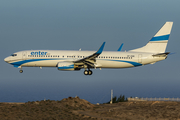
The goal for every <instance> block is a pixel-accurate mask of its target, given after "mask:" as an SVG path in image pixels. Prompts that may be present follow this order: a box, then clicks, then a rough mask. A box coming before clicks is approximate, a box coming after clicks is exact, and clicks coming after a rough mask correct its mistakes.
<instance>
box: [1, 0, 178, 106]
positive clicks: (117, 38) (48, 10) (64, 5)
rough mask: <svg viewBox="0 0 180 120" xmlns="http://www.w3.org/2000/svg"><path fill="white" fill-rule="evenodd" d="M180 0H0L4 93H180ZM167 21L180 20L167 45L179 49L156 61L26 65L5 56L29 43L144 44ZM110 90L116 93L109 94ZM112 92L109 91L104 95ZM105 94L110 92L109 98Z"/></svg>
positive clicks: (94, 96) (21, 97) (112, 47)
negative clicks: (89, 68) (87, 66)
mask: <svg viewBox="0 0 180 120" xmlns="http://www.w3.org/2000/svg"><path fill="white" fill-rule="evenodd" d="M179 5H180V1H179V0H151V1H144V0H51V1H49V0H30V1H24V0H16V1H15V0H8V1H7V0H4V1H1V2H0V53H1V55H0V65H1V67H0V95H1V96H3V97H1V98H0V101H13V100H14V101H26V100H27V99H28V100H39V99H44V98H49V99H62V98H64V97H68V96H75V95H78V96H80V98H83V99H86V100H89V101H90V102H94V101H95V102H96V101H97V102H99V101H100V99H101V98H103V97H104V96H106V95H107V94H109V93H110V90H111V89H114V95H120V94H125V95H126V96H127V97H129V96H139V97H146V96H147V97H180V94H179V93H178V91H179V90H180V88H179V84H180V73H179V72H180V71H179V68H180V64H179V60H180V54H179V50H180V47H179V45H180V40H179V34H180V16H179V15H180V7H179ZM166 21H173V22H174V24H173V28H172V32H171V35H170V39H169V43H168V46H167V49H166V51H168V52H173V53H174V52H175V54H173V55H170V56H168V58H167V59H166V60H164V61H161V62H157V63H155V64H153V65H146V66H143V67H137V68H127V69H102V70H99V69H96V70H93V75H92V76H85V75H84V74H83V70H81V71H74V72H67V71H66V72H65V71H58V70H57V68H43V69H40V68H23V70H24V72H23V74H20V73H19V69H17V68H14V67H13V66H12V65H10V64H7V63H5V62H4V58H5V57H7V56H9V55H10V54H12V53H14V52H17V51H21V50H31V49H33V50H35V49H49V50H78V49H80V48H81V49H82V50H98V48H99V47H100V46H101V44H102V43H103V42H104V41H106V45H105V48H104V50H105V51H116V50H117V49H118V48H119V46H120V45H121V43H124V46H123V48H122V50H130V49H134V48H138V47H142V46H144V45H145V44H146V43H147V42H148V41H149V40H150V39H151V37H153V36H154V35H155V33H156V32H157V31H158V30H159V29H160V28H161V27H162V26H163V24H164V23H165V22H166ZM109 96H110V95H109ZM107 100H109V98H108V97H105V100H104V101H107ZM102 101H103V100H102Z"/></svg>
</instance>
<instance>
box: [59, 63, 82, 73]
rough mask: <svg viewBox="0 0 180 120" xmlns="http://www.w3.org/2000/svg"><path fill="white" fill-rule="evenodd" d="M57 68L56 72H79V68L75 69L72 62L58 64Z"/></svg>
mask: <svg viewBox="0 0 180 120" xmlns="http://www.w3.org/2000/svg"><path fill="white" fill-rule="evenodd" d="M57 68H58V70H65V71H73V70H80V68H78V67H76V66H75V65H74V63H73V62H59V63H58V64H57Z"/></svg>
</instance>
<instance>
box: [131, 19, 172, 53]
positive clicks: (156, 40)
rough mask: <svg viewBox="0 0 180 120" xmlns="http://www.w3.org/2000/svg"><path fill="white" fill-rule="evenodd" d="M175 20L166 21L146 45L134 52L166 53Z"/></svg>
mask: <svg viewBox="0 0 180 120" xmlns="http://www.w3.org/2000/svg"><path fill="white" fill-rule="evenodd" d="M172 25H173V22H166V23H165V24H164V25H163V27H162V28H161V29H160V30H159V31H158V32H157V33H156V35H155V36H154V37H153V38H152V39H151V40H150V41H149V42H148V43H147V44H146V45H145V46H144V47H141V48H138V49H134V50H130V51H132V52H150V53H164V52H165V50H166V46H167V43H168V39H169V36H170V33H171V28H172Z"/></svg>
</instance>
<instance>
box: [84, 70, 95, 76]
mask: <svg viewBox="0 0 180 120" xmlns="http://www.w3.org/2000/svg"><path fill="white" fill-rule="evenodd" d="M92 73H93V72H92V71H91V70H85V71H84V75H92Z"/></svg>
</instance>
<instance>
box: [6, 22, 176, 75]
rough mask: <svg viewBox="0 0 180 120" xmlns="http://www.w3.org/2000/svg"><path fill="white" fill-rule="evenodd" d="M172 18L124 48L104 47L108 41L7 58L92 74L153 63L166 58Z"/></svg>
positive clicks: (23, 63)
mask: <svg viewBox="0 0 180 120" xmlns="http://www.w3.org/2000/svg"><path fill="white" fill-rule="evenodd" d="M172 25H173V22H166V23H165V24H164V25H163V27H162V28H161V29H160V30H159V31H158V32H157V33H156V34H155V36H154V37H152V39H151V40H150V41H149V42H148V43H147V44H146V45H145V46H143V47H141V48H137V49H133V50H129V51H121V49H122V46H123V44H122V45H121V46H120V48H119V49H118V50H117V51H103V49H104V45H105V42H104V43H103V44H102V45H101V47H100V48H99V49H98V50H97V51H81V50H79V51H78V50H77V51H72V50H25V51H20V52H16V53H13V54H12V55H11V56H9V57H6V58H5V59H4V61H5V62H7V63H9V64H11V65H13V66H14V67H17V68H20V71H19V72H20V73H22V72H23V70H22V67H40V68H41V67H56V68H57V69H58V70H64V71H76V70H81V69H85V70H84V74H85V75H92V71H91V70H90V69H93V68H94V69H96V68H100V69H101V68H129V67H137V66H143V65H146V64H154V63H156V62H158V61H161V60H164V59H166V58H167V56H168V54H169V53H170V52H165V50H166V46H167V43H168V40H169V36H170V32H171V28H172Z"/></svg>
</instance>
